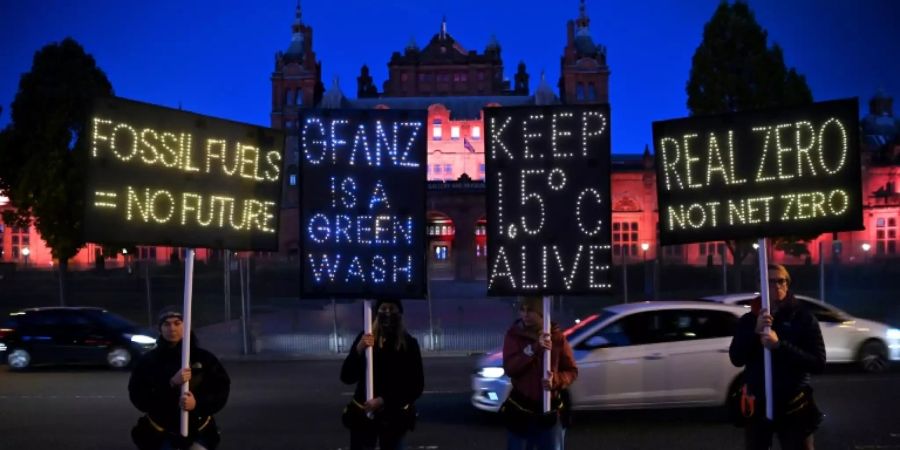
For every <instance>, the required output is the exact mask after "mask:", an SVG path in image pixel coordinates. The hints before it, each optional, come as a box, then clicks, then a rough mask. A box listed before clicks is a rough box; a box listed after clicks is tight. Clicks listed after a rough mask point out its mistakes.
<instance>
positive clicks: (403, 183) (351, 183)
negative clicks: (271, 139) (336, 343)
mask: <svg viewBox="0 0 900 450" xmlns="http://www.w3.org/2000/svg"><path fill="white" fill-rule="evenodd" d="M426 121H427V112H426V111H424V110H423V111H403V110H375V109H372V110H309V111H304V112H302V113H301V118H300V125H299V130H298V133H299V141H300V160H301V170H300V196H301V213H300V236H301V239H300V241H301V245H300V256H301V257H300V260H301V270H302V289H301V292H302V295H303V296H304V297H308V298H309V297H313V298H328V297H345V298H346V297H351V298H376V297H385V296H389V297H399V298H421V297H424V295H425V280H426V272H425V187H426V176H427V173H426V170H427V163H426V135H427V132H426V128H425V126H426Z"/></svg>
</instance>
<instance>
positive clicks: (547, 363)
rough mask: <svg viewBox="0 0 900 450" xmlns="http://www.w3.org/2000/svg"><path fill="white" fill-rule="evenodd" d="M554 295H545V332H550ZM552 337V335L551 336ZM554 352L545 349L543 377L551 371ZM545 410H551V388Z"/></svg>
mask: <svg viewBox="0 0 900 450" xmlns="http://www.w3.org/2000/svg"><path fill="white" fill-rule="evenodd" d="M551 299H552V297H550V296H544V326H543V329H544V334H550V301H551ZM551 339H552V337H551ZM551 353H552V352H548V351H544V364H543V367H544V373H543V374H542V375H541V378H544V377H546V376H547V372H550V357H551ZM544 412H545V413H546V412H550V390H549V389H547V390H544Z"/></svg>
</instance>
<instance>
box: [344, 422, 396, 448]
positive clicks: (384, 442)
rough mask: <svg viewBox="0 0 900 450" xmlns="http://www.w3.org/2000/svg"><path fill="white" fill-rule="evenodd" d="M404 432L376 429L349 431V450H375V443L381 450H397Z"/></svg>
mask: <svg viewBox="0 0 900 450" xmlns="http://www.w3.org/2000/svg"><path fill="white" fill-rule="evenodd" d="M404 434H406V433H405V432H402V433H399V434H398V433H397V432H396V431H391V430H383V429H380V428H378V427H373V428H367V429H363V430H351V431H350V450H375V442H376V441H377V442H378V443H379V444H380V445H381V447H380V449H381V450H399V449H400V444H401V443H402V442H403V435H404Z"/></svg>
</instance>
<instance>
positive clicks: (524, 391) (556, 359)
mask: <svg viewBox="0 0 900 450" xmlns="http://www.w3.org/2000/svg"><path fill="white" fill-rule="evenodd" d="M550 341H551V350H550V370H551V371H553V372H554V373H555V374H556V376H555V382H556V383H558V386H557V388H556V389H554V393H553V394H554V396H556V395H557V394H558V392H559V390H560V389H564V388H567V387H569V385H571V384H572V382H573V381H575V378H577V377H578V367H576V366H575V358H574V357H573V355H572V347H571V346H570V345H569V341H567V340H566V337H565V336H564V335H563V333H562V331H560V329H559V326H557V325H556V324H553V325H552V327H551V328H550ZM528 346H531V351H530V352H528V351H526V347H528ZM528 353H531V355H529V354H528ZM543 355H544V347H542V346H541V345H540V344H539V343H538V341H537V334H536V333H535V332H534V331H530V330H528V329H526V328H525V325H524V323H523V322H522V320H521V319H519V320H516V322H515V323H513V324H512V326H511V327H509V330H507V331H506V337H505V338H504V339H503V371H504V372H506V374H507V375H509V378H510V380H511V381H512V385H513V390H514V391H516V392H518V393H519V394H521V395H522V396H524V397H525V398H526V399H528V400H529V401H530V402H533V403H535V404H541V402H542V401H543V400H542V399H543V393H544V386H543V381H542V380H543V379H544V377H545V376H546V374H545V373H543V372H544V356H543Z"/></svg>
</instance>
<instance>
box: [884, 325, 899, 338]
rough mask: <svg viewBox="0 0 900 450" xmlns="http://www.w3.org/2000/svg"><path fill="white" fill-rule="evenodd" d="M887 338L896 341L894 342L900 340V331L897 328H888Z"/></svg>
mask: <svg viewBox="0 0 900 450" xmlns="http://www.w3.org/2000/svg"><path fill="white" fill-rule="evenodd" d="M887 338H888V339H894V340H900V330H898V329H896V328H888V331H887Z"/></svg>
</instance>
